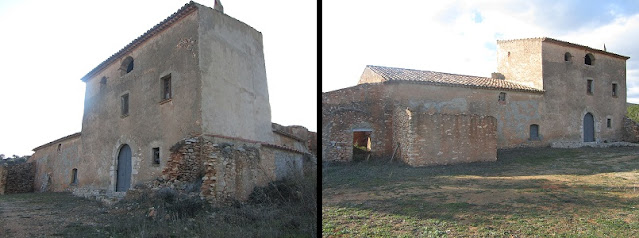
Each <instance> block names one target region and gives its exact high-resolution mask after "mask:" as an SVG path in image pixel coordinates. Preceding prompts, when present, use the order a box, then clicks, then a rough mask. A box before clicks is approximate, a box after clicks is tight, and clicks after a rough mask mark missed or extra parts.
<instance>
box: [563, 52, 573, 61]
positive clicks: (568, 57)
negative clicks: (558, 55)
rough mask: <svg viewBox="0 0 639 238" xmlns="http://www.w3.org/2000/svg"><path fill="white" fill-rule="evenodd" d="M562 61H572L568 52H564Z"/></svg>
mask: <svg viewBox="0 0 639 238" xmlns="http://www.w3.org/2000/svg"><path fill="white" fill-rule="evenodd" d="M564 61H566V62H570V61H572V55H571V54H570V53H568V52H566V54H564Z"/></svg>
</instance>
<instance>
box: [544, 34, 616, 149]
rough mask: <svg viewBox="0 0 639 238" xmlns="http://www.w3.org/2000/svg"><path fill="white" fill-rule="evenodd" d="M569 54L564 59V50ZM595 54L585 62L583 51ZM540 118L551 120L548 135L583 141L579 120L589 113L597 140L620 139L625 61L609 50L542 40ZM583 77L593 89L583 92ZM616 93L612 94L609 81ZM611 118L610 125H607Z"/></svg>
mask: <svg viewBox="0 0 639 238" xmlns="http://www.w3.org/2000/svg"><path fill="white" fill-rule="evenodd" d="M566 52H568V53H570V54H571V55H572V59H571V60H570V61H565V60H564V55H565V53H566ZM588 53H590V54H592V55H593V56H594V58H595V60H594V62H593V64H592V65H586V64H585V63H584V61H585V60H584V59H585V56H586V54H588ZM543 59H544V61H543V75H544V90H545V91H546V92H545V94H544V101H545V105H546V107H545V108H544V114H543V115H544V121H547V122H553V123H552V124H550V125H549V126H552V130H550V131H547V134H546V136H547V137H550V138H561V140H565V141H583V139H584V138H583V120H584V116H585V114H586V113H588V112H589V113H592V115H593V116H594V120H595V140H596V141H597V142H604V141H606V142H614V141H620V140H621V139H622V137H623V131H624V129H623V128H624V122H623V117H624V115H625V113H626V61H625V59H622V58H619V57H614V56H611V55H609V54H605V53H600V52H596V51H589V50H586V49H583V48H577V47H570V46H565V45H561V44H557V43H553V42H544V44H543ZM587 80H592V81H593V88H592V89H593V93H592V94H589V93H587V90H586V88H587ZM613 83H614V84H617V95H616V96H613V95H612V84H613ZM607 119H611V127H610V128H608V127H607Z"/></svg>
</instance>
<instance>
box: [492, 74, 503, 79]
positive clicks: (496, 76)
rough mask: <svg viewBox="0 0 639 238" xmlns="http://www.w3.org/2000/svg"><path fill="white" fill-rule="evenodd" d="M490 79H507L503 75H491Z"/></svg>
mask: <svg viewBox="0 0 639 238" xmlns="http://www.w3.org/2000/svg"><path fill="white" fill-rule="evenodd" d="M490 77H491V78H494V79H506V77H505V76H504V75H503V74H501V73H491V74H490Z"/></svg>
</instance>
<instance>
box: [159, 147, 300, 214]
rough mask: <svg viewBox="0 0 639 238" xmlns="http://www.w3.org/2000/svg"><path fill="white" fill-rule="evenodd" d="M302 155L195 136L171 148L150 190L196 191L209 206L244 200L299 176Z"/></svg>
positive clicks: (280, 149)
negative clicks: (263, 188)
mask: <svg viewBox="0 0 639 238" xmlns="http://www.w3.org/2000/svg"><path fill="white" fill-rule="evenodd" d="M304 155H305V154H304V153H302V152H299V151H297V152H296V151H294V150H291V149H283V148H278V146H277V145H268V146H265V145H264V144H263V143H260V142H254V141H246V140H244V141H243V140H235V139H228V138H219V137H214V136H198V137H193V138H188V139H184V140H182V141H180V142H179V143H177V144H176V145H175V146H174V147H173V148H171V156H170V159H169V161H167V165H166V167H165V168H164V170H163V171H162V176H161V178H159V179H158V180H157V181H155V184H153V186H156V187H171V188H175V189H178V190H193V188H197V189H195V190H199V195H200V197H201V198H202V199H205V200H207V201H209V202H211V203H217V204H224V203H229V202H231V201H233V200H240V201H244V200H246V199H248V197H249V195H250V194H251V192H253V189H254V188H255V187H256V186H264V185H266V184H268V182H271V181H274V180H277V179H283V178H286V177H288V176H293V175H294V174H296V173H301V172H302V166H303V163H304V162H305V161H304V160H303V158H304Z"/></svg>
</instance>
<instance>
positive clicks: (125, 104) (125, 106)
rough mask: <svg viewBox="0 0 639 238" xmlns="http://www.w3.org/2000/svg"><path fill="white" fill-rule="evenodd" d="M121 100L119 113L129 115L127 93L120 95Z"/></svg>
mask: <svg viewBox="0 0 639 238" xmlns="http://www.w3.org/2000/svg"><path fill="white" fill-rule="evenodd" d="M120 101H121V109H122V110H121V113H122V116H123V117H125V116H128V115H129V94H128V93H127V94H124V95H122V97H121V98H120Z"/></svg>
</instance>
